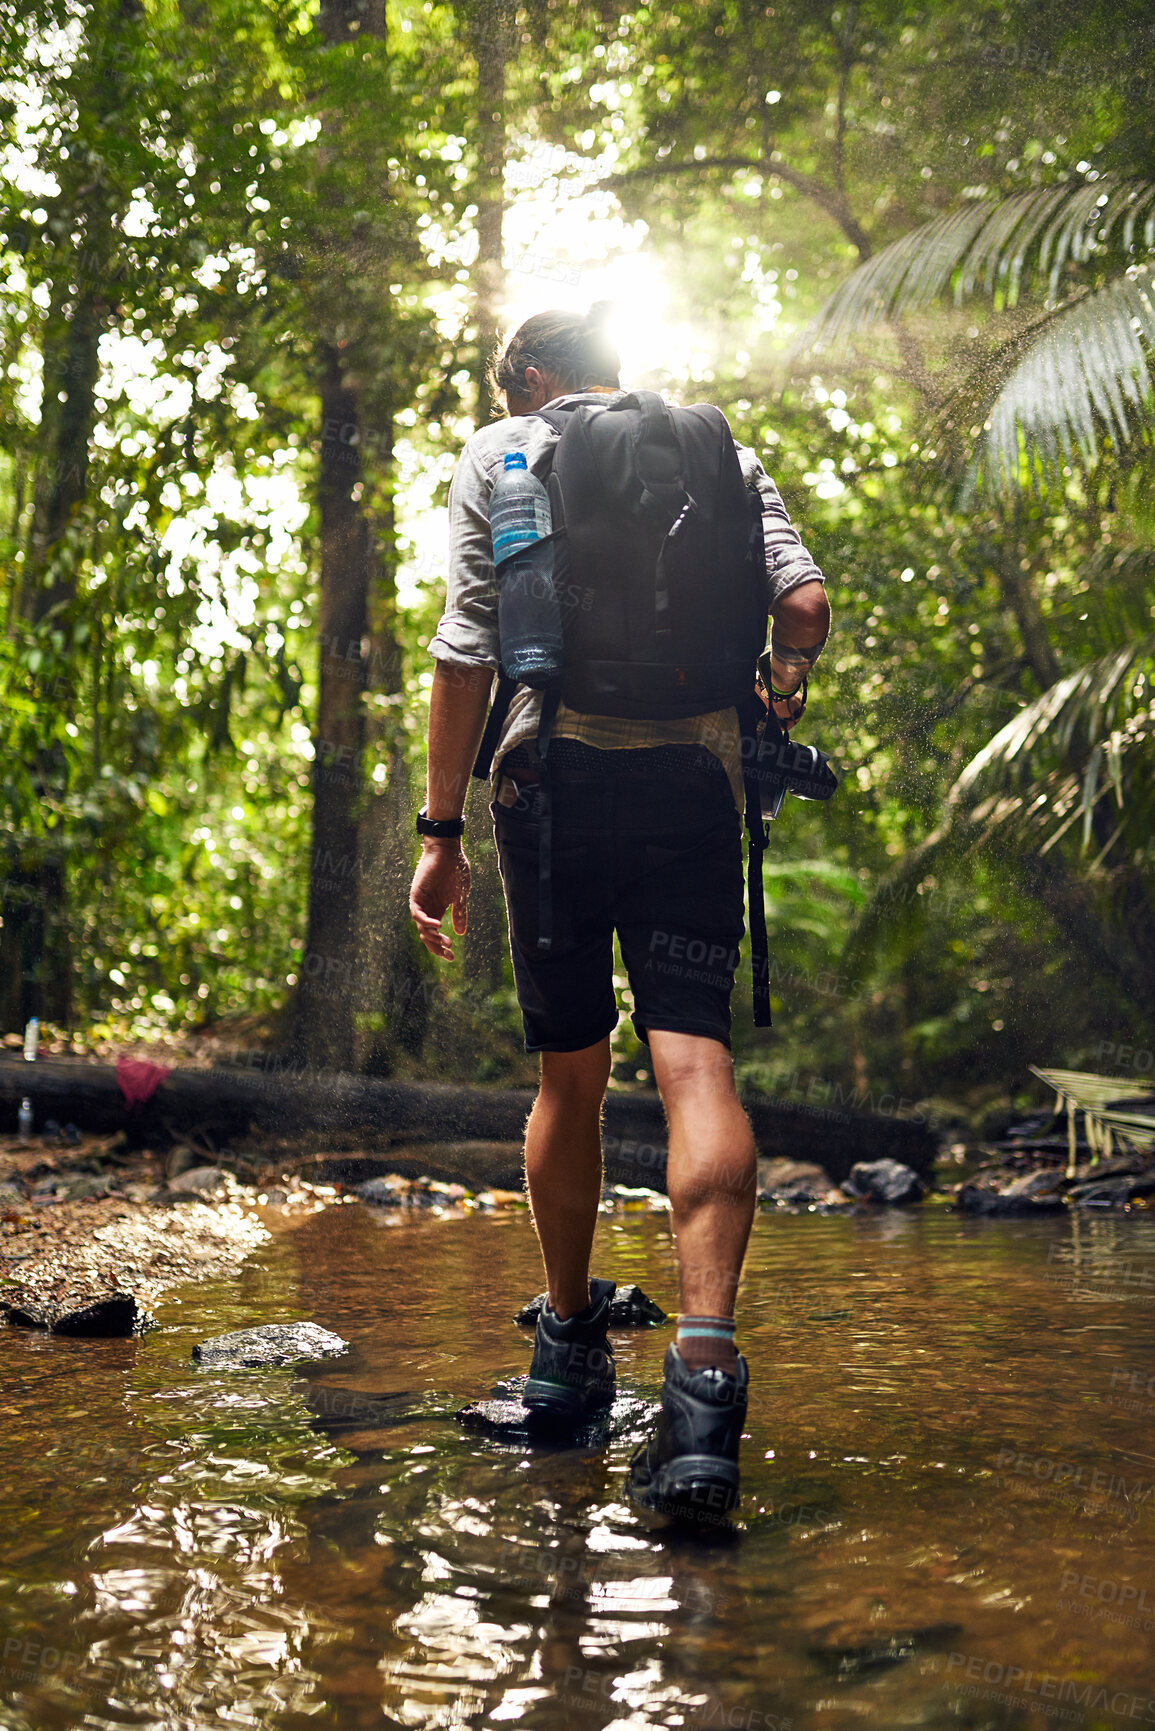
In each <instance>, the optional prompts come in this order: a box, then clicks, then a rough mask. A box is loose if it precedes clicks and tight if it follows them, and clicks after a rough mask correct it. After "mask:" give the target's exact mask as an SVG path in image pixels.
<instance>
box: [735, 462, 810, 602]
mask: <svg viewBox="0 0 1155 1731" xmlns="http://www.w3.org/2000/svg"><path fill="white" fill-rule="evenodd" d="M738 457H739V460H740V462H741V464H742V473H743V474H744V475H745V477H746V484H747V486H749V487H757V489H758V493H759V496H760V497H761V500H762V538H763V540H764V541H765V543H766V599H767V603H768V605H769V606H770V607H771V608H773V607H774V606H775V604H776V603H777V602H779V601H781V599H782V597H783V596H784V595H785V594H787V593H788V591H789V590H791V589H797V587H798V585H799V584H800V583H825V581H826V579H825V577H824V576H823V575H822V571H821V569H820V567H819V565H818V564H817V562H816V560H815V559H814V558H813V556H812V555H811V553H810V552H809V550H808V549H807V547H806V546H805V544H804V543H803V540H802V537H801V535H800V534H799V533H798V531H797V529H796V528H795V527H794V525H793V523H792V522H791V521H790V513H789V512H788V511H787V509H786V506H785V505H784V504H783V502H782V495H781V493H780V492H779V491H778V489H777V487H776V486H775V485H774V482H773V481H772V480H771V478H770V476H769V475H768V474H767V473H766V471H765V469H764V468H763V467H762V465H761V463H760V462H759V461H758V458H757V456H756V455H755V454H754V452H753V451H752V450H750V449H749V447H748V446H746V445H739V447H738Z"/></svg>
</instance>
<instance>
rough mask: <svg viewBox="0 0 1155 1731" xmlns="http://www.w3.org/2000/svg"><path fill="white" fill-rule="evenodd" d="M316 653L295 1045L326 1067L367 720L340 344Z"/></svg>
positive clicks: (340, 1020)
mask: <svg viewBox="0 0 1155 1731" xmlns="http://www.w3.org/2000/svg"><path fill="white" fill-rule="evenodd" d="M321 354H322V361H323V366H324V378H323V381H322V385H321V477H320V489H319V497H320V515H321V605H320V627H321V655H320V693H319V702H318V707H317V733H316V740H315V758H314V763H313V855H312V870H311V873H310V879H309V918H308V930H307V936H306V940H305V956H304V960H303V962H302V964H301V975H300V979H299V981H298V984H297V1000H296V1027H295V1038H294V1045H295V1049H296V1051H297V1052H298V1054H299V1055H300V1057H301V1058H302V1059H303V1060H304V1061H305V1062H307V1063H310V1064H313V1065H317V1066H319V1067H323V1068H328V1069H341V1068H343V1067H345V1066H347V1065H349V1064H350V1063H351V1061H352V1056H353V993H354V987H355V981H356V975H357V971H358V970H357V965H356V962H357V958H356V911H357V894H358V879H359V874H360V869H361V860H360V851H359V846H358V827H359V819H360V810H359V807H360V796H361V785H362V763H363V756H364V744H365V718H364V709H363V704H362V691H363V689H364V685H365V661H366V655H365V649H366V647H367V645H366V643H365V635H366V629H367V625H368V599H369V526H368V524H367V522H366V521H365V516H364V513H363V512H362V509H361V505H360V501H359V497H357V496H355V495H357V494H359V488H358V482H359V480H360V473H361V462H360V443H359V440H360V432H361V426H360V415H359V406H358V400H357V392H356V390H355V389H354V388H353V386H351V385H350V384H349V383H348V382H347V381H346V378H345V374H344V365H343V361H342V357H341V352H340V347H339V345H337V344H336V343H326V344H324V345H323V346H322V349H321Z"/></svg>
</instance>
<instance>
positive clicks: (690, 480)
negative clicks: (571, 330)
mask: <svg viewBox="0 0 1155 1731" xmlns="http://www.w3.org/2000/svg"><path fill="white" fill-rule="evenodd" d="M538 413H539V415H540V416H541V419H542V420H544V421H547V422H548V423H549V424H550V426H552V427H554V428H556V430H557V432H558V433H559V435H560V436H559V439H558V443H557V445H556V446H555V448H554V454H553V464H552V469H551V472H550V477H549V495H550V506H551V510H552V515H553V534H554V540H555V564H554V587H555V589H556V590H557V594H558V599H559V601H560V603H561V610H562V631H563V658H562V677H561V682H560V686H553V687H547V688H546V689H545V691H544V692H543V701H542V717H541V726H540V729H539V733H538V751H539V754H540V757H541V760H542V765H543V772H544V767H545V764H546V761H547V755H548V750H549V734H550V729H551V727H552V724H553V718H554V715H555V714H556V711H557V706H558V702H559V699H564V701H565V703H566V705H567V706H568V707H569V708H572V709H576V710H580V711H583V712H584V713H586V714H591V715H613V716H621V717H623V718H625V719H632V720H641V719H650V718H652V719H654V720H674V719H679V718H681V717H685V716H693V715H705V714H709V713H710V712H711V711H713V710H717V709H728V708H731V707H735V708H737V709H738V711H739V715H740V717H741V718H742V731H743V753H744V756H746V755H748V753H747V749H746V747H747V740H746V737H745V736H746V734H747V733H750V734H751V735H752V736H753V728H754V716H755V715H757V716H764V714H765V711H764V710H763V709H762V707H761V705H760V703H759V702H758V699H757V698H756V697H755V695H754V680H755V674H756V671H757V663H758V657H759V655H760V654H761V652H762V650H763V648H764V646H765V643H766V633H767V625H768V620H769V614H768V610H767V604H766V555H765V547H764V544H763V540H762V505H761V499H760V497H759V495H758V493H757V491H756V489H754V488H751V487H748V486H747V484H746V480H745V477H744V476H743V474H742V468H741V464H740V463H739V461H738V453H737V451H736V449H735V446H734V439H733V435H732V434H731V432H730V427H729V424H728V422H727V420H726V417H725V415H723V414H722V412H721V410H720V409H716V408H714V407H713V406H711V405H710V404H707V403H698V404H695V405H693V406H692V407H690V408H673V407H671V406H670V405H669V404H668V403H666V402H665V400H664V399H663V398H662V397H660V396H659V395H658V394H657V392H655V391H632V392H629V393H628V394H627V395H625V396H623V397H619V398H617V399H616V400H615V401H614V402H612V403H608V404H606V405H605V406H602V405H601V404H591V403H588V402H584V403H574V404H570V405H567V406H565V407H563V408H558V409H543V410H539V411H538ZM515 689H516V686H515V682H514V681H513V680H512V679H509V678H508V677H507V676H506V675H505V674H504V672H503V673H502V674H501V676H500V678H499V680H498V689H497V692H496V695H495V697H494V702H493V707H492V709H491V711H490V715H489V720H488V722H487V724H486V728H485V734H484V737H483V738H482V742H481V748H480V750H479V752H478V756H477V762H476V763H475V764H474V770H473V773H474V775H476V776H478V777H480V778H482V779H484V778H485V777H487V776H488V775H489V773H490V768H491V765H492V761H493V753H494V750H495V749H496V746H497V740H498V737H499V735H500V732H501V727H502V724H503V722H504V720H505V716H506V714H507V712H508V709H509V705H510V701H511V699H512V696H513V692H514V690H515ZM752 704H753V706H754V708H753V711H752V709H751V705H752ZM747 780H748V781H749V778H747ZM549 804H550V802H549V791H548V781H547V778H546V776H545V774H544V773H543V775H542V821H541V846H542V874H541V887H542V904H541V914H540V920H539V932H540V937H539V948H541V949H542V950H543V951H548V950H549V947H550V943H551V935H550V934H551V929H552V918H551V910H550V897H549V857H548V855H549V831H550V821H549ZM746 826H747V830H748V832H749V836H750V861H749V877H748V889H749V902H750V921H751V938H752V944H753V959H754V1020H755V1024H756V1025H757V1026H766V1027H768V1026H769V1025H770V998H769V977H768V976H769V962H768V957H767V942H766V931H765V910H764V905H763V895H762V870H761V866H762V854H763V851H764V849H765V847H766V844H767V839H768V838H767V832H766V828H765V825H764V823H763V822H762V815H761V809H760V806H758V805H757V804H756V802H755V807H754V808H753V809H752V805H751V799H750V788H749V786H748V787H747V810H746Z"/></svg>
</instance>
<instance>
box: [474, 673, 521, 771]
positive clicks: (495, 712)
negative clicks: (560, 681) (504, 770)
mask: <svg viewBox="0 0 1155 1731" xmlns="http://www.w3.org/2000/svg"><path fill="white" fill-rule="evenodd" d="M516 690H517V680H516V679H511V678H510V677H509V674H508V673H503V672H502V671H501V669H500V668H499V669H498V674H497V690H496V691H495V692H494V694H493V702H492V703H491V704H490V706H489V716H488V718H487V720H486V723H485V732H484V733H483V734H482V736H481V744H480V745H479V746H478V748H477V756H476V757H475V758H474V760H473V774H474V775H475V776H476V777H477V779H478V781H488V780H489V775H490V771H491V770H492V768H493V754H494V752H495V751H496V750H497V742H498V740H499V739H500V737H501V730H502V727H503V726H504V724H505V718H506V716H507V715H508V714H509V706H510V704H511V703H512V702H513V694H514V692H515V691H516Z"/></svg>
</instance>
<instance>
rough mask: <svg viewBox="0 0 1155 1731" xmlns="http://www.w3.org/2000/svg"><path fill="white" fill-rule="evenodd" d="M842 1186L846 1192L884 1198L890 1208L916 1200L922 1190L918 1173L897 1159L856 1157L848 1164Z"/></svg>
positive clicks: (878, 1200)
mask: <svg viewBox="0 0 1155 1731" xmlns="http://www.w3.org/2000/svg"><path fill="white" fill-rule="evenodd" d="M842 1188H843V1189H844V1190H845V1191H846V1193H847V1195H848V1196H859V1197H863V1198H865V1199H868V1200H869V1201H871V1202H886V1203H888V1204H889V1205H890V1206H891V1207H892V1208H896V1207H901V1206H902V1204H903V1203H907V1202H920V1201H921V1200H922V1197H923V1195H924V1194H925V1191H926V1186H925V1184H924V1183H923V1181H922V1179H921V1178H920V1177H919V1175H918V1173H917V1172H915V1171H913V1170H912V1169H911V1167H909V1166H907V1165H905V1164H904V1163H903V1162H902V1161H901V1160H859V1161H858V1162H857V1163H856V1164H855V1165H854V1166H852V1167H851V1168H850V1175H849V1177H848V1178H846V1179H845V1180H844V1181H843V1185H842Z"/></svg>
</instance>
